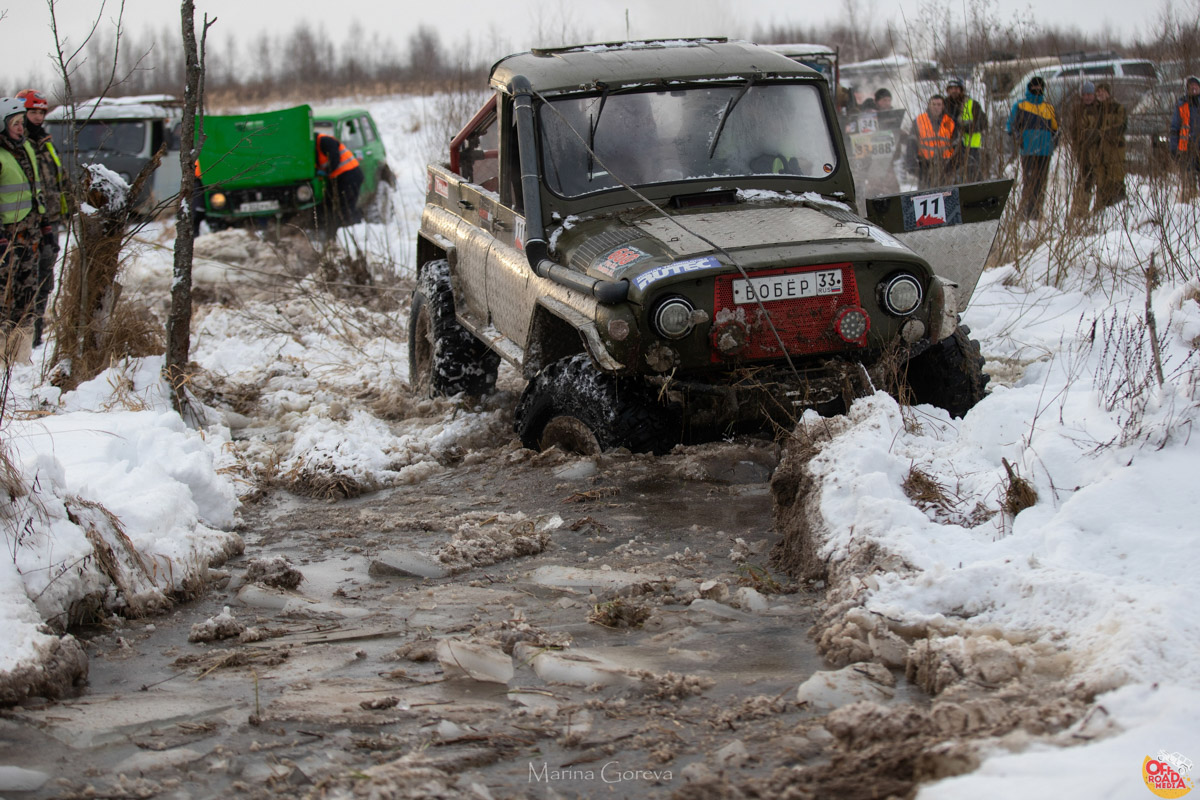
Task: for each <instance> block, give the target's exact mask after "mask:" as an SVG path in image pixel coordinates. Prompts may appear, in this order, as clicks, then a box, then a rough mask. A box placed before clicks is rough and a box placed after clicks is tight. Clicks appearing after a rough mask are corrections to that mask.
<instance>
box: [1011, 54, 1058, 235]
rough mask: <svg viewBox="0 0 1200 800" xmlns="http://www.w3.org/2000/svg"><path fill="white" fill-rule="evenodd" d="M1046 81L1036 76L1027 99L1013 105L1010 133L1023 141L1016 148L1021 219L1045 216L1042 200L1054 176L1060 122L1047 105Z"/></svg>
mask: <svg viewBox="0 0 1200 800" xmlns="http://www.w3.org/2000/svg"><path fill="white" fill-rule="evenodd" d="M1045 93H1046V81H1045V80H1044V79H1043V78H1042V77H1041V76H1040V75H1035V76H1034V77H1033V78H1032V79H1030V81H1029V83H1028V85H1026V87H1025V99H1024V100H1021V101H1019V102H1017V103H1014V104H1013V107H1012V111H1010V112H1009V114H1008V125H1007V130H1008V132H1009V134H1011V135H1012V136H1013V138H1014V139H1016V138H1017V137H1018V136H1019V137H1020V138H1019V141H1015V142H1014V147H1015V148H1017V152H1018V153H1019V154H1020V156H1021V205H1020V211H1021V216H1022V217H1023V218H1025V219H1028V220H1033V219H1038V218H1040V217H1041V215H1042V197H1043V195H1045V193H1046V179H1047V178H1048V177H1049V176H1050V156H1051V155H1052V154H1053V153H1054V148H1055V147H1057V146H1058V118H1057V117H1056V116H1055V115H1054V106H1052V105H1050V103H1048V102H1046V98H1045V96H1044V95H1045Z"/></svg>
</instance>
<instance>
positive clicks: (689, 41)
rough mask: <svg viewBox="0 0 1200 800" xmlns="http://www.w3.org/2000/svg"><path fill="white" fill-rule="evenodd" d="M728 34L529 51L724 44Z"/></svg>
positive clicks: (546, 53)
mask: <svg viewBox="0 0 1200 800" xmlns="http://www.w3.org/2000/svg"><path fill="white" fill-rule="evenodd" d="M728 41H729V38H728V37H727V36H699V37H696V38H686V39H685V38H678V39H675V38H671V39H668V38H662V39H634V40H631V41H625V42H594V43H592V44H571V45H565V46H563V47H531V48H529V52H530V53H533V54H534V55H535V56H555V55H559V54H562V53H582V52H584V51H585V50H592V49H597V48H601V47H604V48H611V49H613V50H616V49H634V48H651V47H679V46H680V45H688V46H695V45H701V44H723V43H725V42H728Z"/></svg>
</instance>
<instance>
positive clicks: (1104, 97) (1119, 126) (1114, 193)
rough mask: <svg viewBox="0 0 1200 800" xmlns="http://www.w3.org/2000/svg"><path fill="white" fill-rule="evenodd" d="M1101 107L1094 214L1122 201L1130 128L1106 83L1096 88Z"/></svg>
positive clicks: (1125, 116)
mask: <svg viewBox="0 0 1200 800" xmlns="http://www.w3.org/2000/svg"><path fill="white" fill-rule="evenodd" d="M1096 105H1098V106H1099V107H1100V162H1099V170H1098V172H1097V174H1096V210H1097V211H1099V210H1100V209H1102V208H1107V207H1108V206H1111V205H1113V204H1114V203H1119V202H1120V201H1122V200H1124V199H1125V130H1126V128H1127V127H1128V125H1129V121H1128V115H1127V114H1126V112H1125V106H1123V105H1121V104H1120V103H1118V102H1117V101H1116V100H1114V99H1113V97H1112V89H1111V88H1110V87H1109V85H1108V84H1107V83H1098V84H1096Z"/></svg>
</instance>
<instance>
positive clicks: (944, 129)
mask: <svg viewBox="0 0 1200 800" xmlns="http://www.w3.org/2000/svg"><path fill="white" fill-rule="evenodd" d="M945 104H946V99H945V98H944V97H942V96H941V95H940V94H935V95H934V96H933V97H931V98H929V105H928V106H927V108H926V110H925V112H924V113H923V114H921V115H920V116H919V117H917V119H916V121H915V122H913V136H912V140H911V142H910V144H909V152H910V153H915V160H916V167H917V187H918V188H920V189H927V188H929V187H931V186H944V185H945V184H946V183H948V182H949V181H950V178H951V176H952V171H953V165H954V158H955V156H956V155H957V153H958V136H957V128H956V127H955V124H954V118H953V117H951V116H950V115H948V114H946V113H945ZM911 161H912V159H910V163H911Z"/></svg>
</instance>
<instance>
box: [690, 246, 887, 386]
mask: <svg viewBox="0 0 1200 800" xmlns="http://www.w3.org/2000/svg"><path fill="white" fill-rule="evenodd" d="M830 269H839V270H841V273H842V291H841V293H840V294H832V295H823V296H819V297H805V298H799V299H795V300H775V301H770V300H768V301H764V302H763V304H762V306H760V305H759V304H758V303H742V304H737V303H734V301H733V284H734V281H737V280H740V279H741V275H737V274H732V275H721V276H719V277H718V278H717V280H716V287H715V292H714V298H713V326H712V333H711V339H712V346H713V347H712V360H713V363H728V362H730V361H756V360H764V359H775V358H782V357H783V354H782V353H781V352H780V349H779V342H778V341H777V340H776V338H775V334H774V333H773V332H772V331H771V326H770V325H769V324H768V323H767V321H766V320H765V319H764V318H763V308H765V309H766V312H767V313H768V314H770V317H771V321H772V322H773V323H774V324H775V329H776V330H777V331H778V332H779V338H780V339H782V340H783V344H784V346H785V347H786V348H787V353H788V355H792V356H804V355H815V354H818V353H833V352H842V351H846V350H859V349H862V348H863V347H865V342H863V343H858V344H856V343H850V342H846V341H844V340H843V339H842V338H841V337H840V336H838V335H837V332H836V331H834V329H833V321H834V319H835V318H836V317H837V315H838V313H839V312H840V311H841V310H842V309H844V308H856V307H859V306H860V302H859V297H858V284H857V283H856V282H855V280H854V267H853V265H851V264H849V263H843V264H821V265H819V266H811V267H804V268H802V269H797V268H795V267H785V268H783V269H771V270H756V271H754V272H752V273H750V275H751V276H752V277H755V278H765V277H770V276H773V275H802V274H804V273H808V272H818V271H821V270H830ZM731 328H739V329H740V330H739V332H738V336H740V337H744V338H745V344H744V346H742V347H741V348H740V349H739V350H738V351H737V352H736V353H731V354H729V355H723V354H722V351H721V349H720V343H721V340H722V337H723V336H726V335H728V334H729V333H730V329H731Z"/></svg>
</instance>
